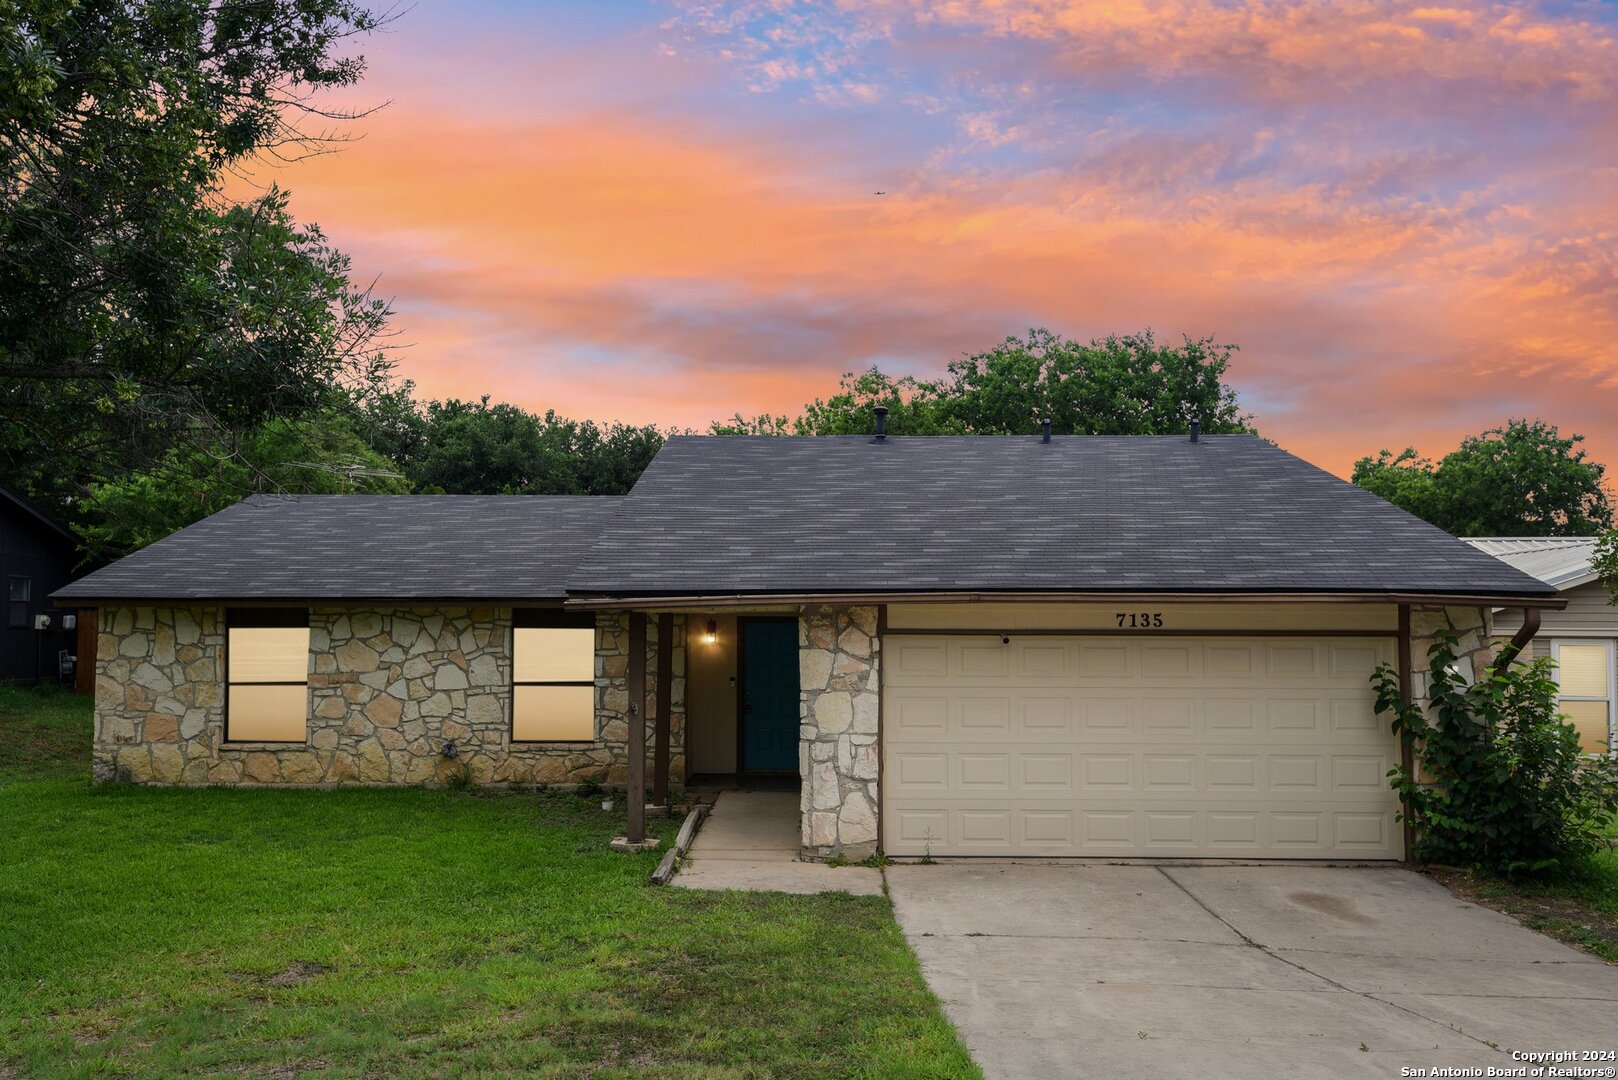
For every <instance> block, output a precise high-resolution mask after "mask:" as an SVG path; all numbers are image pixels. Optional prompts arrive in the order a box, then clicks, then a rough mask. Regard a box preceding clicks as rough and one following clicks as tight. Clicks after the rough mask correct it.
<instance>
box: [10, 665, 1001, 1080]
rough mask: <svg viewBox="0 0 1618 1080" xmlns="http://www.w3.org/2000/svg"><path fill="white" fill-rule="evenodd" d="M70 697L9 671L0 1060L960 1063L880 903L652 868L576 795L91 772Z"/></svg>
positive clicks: (71, 1064) (67, 1070)
mask: <svg viewBox="0 0 1618 1080" xmlns="http://www.w3.org/2000/svg"><path fill="white" fill-rule="evenodd" d="M88 712H89V709H88V703H87V702H86V701H85V700H84V699H81V698H75V697H72V696H69V695H61V694H57V695H40V694H36V693H33V692H28V691H20V690H15V689H6V688H0V826H3V828H4V837H3V839H0V1077H8V1078H9V1077H13V1076H14V1077H25V1076H26V1077H50V1076H91V1075H136V1076H172V1075H198V1074H200V1075H245V1076H274V1077H290V1076H296V1075H298V1074H299V1073H301V1072H304V1071H306V1070H307V1071H311V1072H320V1073H322V1074H323V1075H330V1076H388V1077H392V1076H443V1075H479V1074H484V1075H498V1074H502V1073H508V1072H521V1073H526V1074H529V1075H538V1076H600V1077H611V1076H631V1075H634V1076H641V1075H658V1076H701V1077H710V1076H716V1077H723V1076H827V1075H840V1076H883V1077H888V1076H895V1077H903V1076H914V1077H949V1076H976V1075H978V1074H977V1070H976V1069H975V1067H974V1066H973V1065H972V1064H971V1062H970V1060H969V1059H968V1057H967V1055H966V1053H965V1051H964V1050H963V1049H962V1047H961V1046H960V1044H959V1043H958V1042H957V1041H956V1039H955V1036H954V1034H953V1032H952V1031H951V1029H950V1027H949V1025H948V1023H947V1022H946V1021H945V1020H944V1018H943V1016H942V1014H941V1013H940V1012H939V1009H938V1004H937V1002H936V1000H935V999H934V998H933V997H932V995H931V994H930V993H929V992H928V991H927V989H926V986H925V985H924V983H923V982H922V979H921V975H920V972H919V970H918V968H917V964H916V960H915V958H914V957H913V956H912V955H911V953H910V952H909V950H908V949H907V948H906V947H905V943H904V940H903V938H902V937H901V935H900V933H899V930H898V927H897V926H896V925H895V923H894V921H893V915H892V911H891V909H890V908H889V905H888V903H887V901H886V900H884V899H879V898H871V897H865V898H853V897H847V896H843V895H830V896H824V897H794V896H784V895H775V894H771V895H744V894H723V895H711V894H701V893H687V892H684V891H682V890H677V889H668V888H663V889H659V888H655V887H653V886H650V885H648V884H647V877H648V875H649V874H650V872H651V870H652V868H653V866H654V865H655V863H656V861H657V856H656V855H655V854H649V855H642V856H624V855H616V854H612V853H610V852H608V851H607V850H606V845H607V841H608V839H609V838H611V837H612V836H613V835H614V834H615V833H617V832H621V831H622V821H621V819H619V818H618V817H617V816H615V815H613V814H608V813H604V812H602V811H601V810H600V809H599V807H598V806H596V805H595V804H594V803H591V802H587V801H585V800H583V799H578V798H574V797H572V796H547V797H541V796H533V795H480V794H477V793H452V792H442V791H423V790H342V791H326V792H310V791H232V790H225V789H208V790H194V791H184V790H161V789H141V788H129V787H121V788H102V789H92V788H91V787H90V786H89V784H88V782H87V779H86V778H87V776H88V763H87V760H86V758H87V754H86V747H87V743H88V725H89V717H88ZM673 824H674V823H660V825H661V829H660V831H661V832H662V833H663V834H664V835H665V836H666V835H667V834H668V831H669V830H670V829H671V828H672V827H673Z"/></svg>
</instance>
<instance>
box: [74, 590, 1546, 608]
mask: <svg viewBox="0 0 1618 1080" xmlns="http://www.w3.org/2000/svg"><path fill="white" fill-rule="evenodd" d="M49 599H50V600H51V601H52V602H53V603H54V604H56V605H57V606H58V607H63V608H101V607H118V606H125V607H128V606H140V607H186V606H194V605H200V604H207V605H215V606H218V605H226V606H230V607H332V606H335V605H339V604H374V605H377V606H379V607H382V606H385V607H425V606H428V605H432V604H440V605H444V606H454V607H490V606H494V607H536V608H566V609H571V610H575V611H623V610H629V609H637V610H646V611H688V610H689V611H701V610H707V609H710V608H737V607H756V608H781V607H793V606H798V605H803V604H976V603H1002V604H1017V603H1025V604H1035V603H1038V604H1050V603H1092V604H1095V603H1115V602H1126V601H1155V602H1157V603H1179V604H1251V603H1277V604H1428V605H1432V604H1447V605H1463V606H1484V605H1487V606H1489V607H1497V608H1521V607H1534V608H1542V609H1544V610H1546V611H1560V610H1562V609H1563V608H1565V607H1567V604H1568V601H1567V599H1566V598H1565V597H1561V596H1557V595H1555V594H1547V595H1543V596H1511V595H1499V594H1456V593H1266V592H1248V593H1241V592H1237V593H1171V592H1088V593H1079V592H1072V593H1026V592H1013V593H996V592H931V593H722V594H704V595H694V596H626V597H576V598H573V599H569V600H564V599H563V598H562V597H558V596H546V597H468V596H447V597H446V596H405V597H401V596H318V597H272V598H262V597H239V596H179V597H175V596H167V597H163V596H114V597H78V596H71V597H62V596H59V595H57V594H52V596H51V597H49Z"/></svg>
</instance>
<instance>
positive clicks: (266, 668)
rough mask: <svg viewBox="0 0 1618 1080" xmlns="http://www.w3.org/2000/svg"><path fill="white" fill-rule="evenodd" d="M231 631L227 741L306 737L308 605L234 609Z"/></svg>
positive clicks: (291, 740)
mask: <svg viewBox="0 0 1618 1080" xmlns="http://www.w3.org/2000/svg"><path fill="white" fill-rule="evenodd" d="M225 633H226V637H225V682H226V687H225V741H227V742H280V743H301V742H304V741H306V740H307V739H308V738H309V612H308V609H306V608H297V609H286V608H241V609H238V608H232V609H231V610H230V611H229V612H228V613H227V614H226V630H225Z"/></svg>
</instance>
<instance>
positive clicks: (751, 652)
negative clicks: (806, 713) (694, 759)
mask: <svg viewBox="0 0 1618 1080" xmlns="http://www.w3.org/2000/svg"><path fill="white" fill-rule="evenodd" d="M741 662H742V685H741V707H742V722H741V741H742V752H741V763H742V771H743V772H797V771H798V623H797V620H796V619H790V620H789V619H746V620H744V621H743V622H742V655H741Z"/></svg>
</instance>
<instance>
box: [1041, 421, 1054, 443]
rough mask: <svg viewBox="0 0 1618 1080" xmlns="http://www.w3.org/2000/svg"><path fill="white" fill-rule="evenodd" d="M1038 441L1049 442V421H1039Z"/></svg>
mask: <svg viewBox="0 0 1618 1080" xmlns="http://www.w3.org/2000/svg"><path fill="white" fill-rule="evenodd" d="M1039 441H1040V442H1050V441H1051V422H1050V421H1049V420H1041V421H1040V422H1039Z"/></svg>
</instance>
